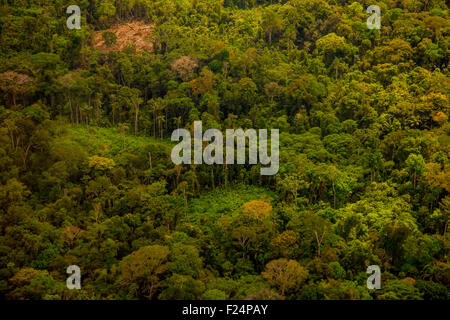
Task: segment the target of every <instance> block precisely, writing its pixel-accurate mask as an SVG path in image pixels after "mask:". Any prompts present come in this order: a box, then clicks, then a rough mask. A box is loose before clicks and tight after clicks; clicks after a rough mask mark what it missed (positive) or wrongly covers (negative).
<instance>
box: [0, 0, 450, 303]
mask: <svg viewBox="0 0 450 320" xmlns="http://www.w3.org/2000/svg"><path fill="white" fill-rule="evenodd" d="M69 5H78V6H79V7H80V9H81V28H80V29H69V28H68V27H67V25H66V20H67V19H68V17H69V14H67V13H66V9H67V7H68V6H69ZM370 5H378V6H379V7H380V9H381V29H369V28H368V27H367V24H366V21H367V19H368V17H369V16H370V15H371V14H370V13H367V11H366V10H367V8H368V7H369V6H370ZM449 32H450V29H449V10H448V7H447V5H446V2H445V1H444V0H425V1H421V0H397V1H394V0H382V1H375V0H374V1H358V2H356V1H346V0H289V1H285V0H279V1H275V0H274V1H272V0H102V1H95V0H93V1H87V0H79V1H72V0H71V1H66V0H55V1H38V0H27V1H25V0H15V1H13V0H5V1H2V2H1V4H0V61H1V63H0V298H2V299H425V300H430V299H448V297H449V295H448V290H449V288H450V262H449V246H450V235H449V233H450V232H449V231H448V223H449V217H450V136H449V133H450V123H449V119H448V116H449V98H450V81H449V69H448V61H449V45H450V36H449ZM197 120H201V121H202V123H203V129H204V130H206V129H208V128H217V129H220V130H225V129H228V128H236V129H237V128H244V129H247V128H255V129H279V130H280V169H279V172H278V174H276V175H274V176H261V175H260V165H209V166H208V165H204V164H203V165H174V164H173V163H172V161H171V160H170V152H171V149H172V147H173V146H174V143H173V142H171V140H170V136H171V133H172V131H173V130H174V129H177V128H187V129H192V126H193V122H194V121H197ZM70 265H77V266H79V267H80V270H81V289H80V290H69V289H68V288H67V287H66V279H67V277H68V274H67V273H66V269H67V267H68V266H70ZM370 265H378V266H379V267H380V269H381V272H382V275H381V279H382V281H381V289H379V290H370V289H368V288H367V287H366V280H367V278H368V274H367V273H366V270H367V267H368V266H370Z"/></svg>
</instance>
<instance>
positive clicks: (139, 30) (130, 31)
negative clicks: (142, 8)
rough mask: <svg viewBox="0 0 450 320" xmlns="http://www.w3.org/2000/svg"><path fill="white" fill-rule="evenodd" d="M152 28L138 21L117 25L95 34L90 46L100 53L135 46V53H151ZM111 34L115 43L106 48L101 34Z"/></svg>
mask: <svg viewBox="0 0 450 320" xmlns="http://www.w3.org/2000/svg"><path fill="white" fill-rule="evenodd" d="M153 29H154V26H153V25H149V24H145V23H143V22H140V21H136V22H130V23H124V24H118V25H115V26H114V27H112V28H110V29H107V30H100V31H97V32H95V34H94V36H93V38H92V46H93V47H94V48H96V49H98V50H101V51H111V50H123V49H124V48H125V47H127V46H131V45H135V46H136V51H143V50H145V51H148V52H153V42H152V39H153V33H152V31H153ZM106 31H110V32H113V33H114V34H115V35H116V37H117V40H116V43H114V44H113V45H111V46H110V47H108V46H107V45H106V44H105V41H104V40H103V37H102V35H103V33H104V32H106Z"/></svg>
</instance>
